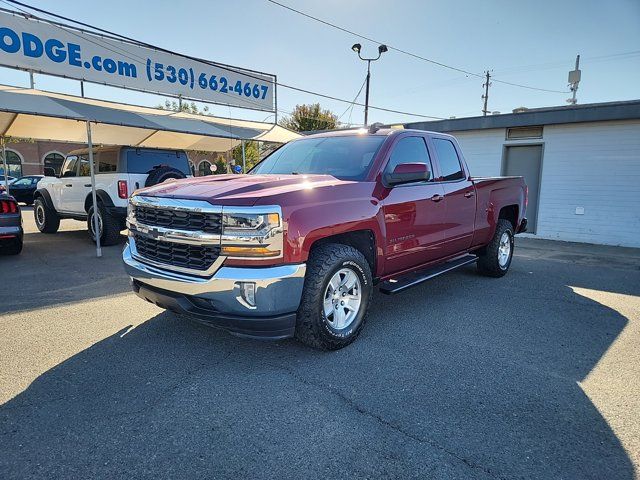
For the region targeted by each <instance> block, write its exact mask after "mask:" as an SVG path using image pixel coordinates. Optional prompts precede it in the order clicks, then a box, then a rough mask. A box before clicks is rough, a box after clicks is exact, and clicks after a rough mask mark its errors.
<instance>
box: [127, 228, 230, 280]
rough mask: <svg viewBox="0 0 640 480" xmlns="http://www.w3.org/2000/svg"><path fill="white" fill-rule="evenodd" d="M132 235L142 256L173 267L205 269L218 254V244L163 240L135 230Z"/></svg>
mask: <svg viewBox="0 0 640 480" xmlns="http://www.w3.org/2000/svg"><path fill="white" fill-rule="evenodd" d="M132 236H133V239H134V241H135V246H136V250H137V252H138V253H139V254H140V255H141V256H142V257H144V258H147V259H149V260H153V261H155V262H159V263H164V264H167V265H172V266H175V267H181V268H189V269H193V270H200V271H205V270H207V269H209V268H210V267H211V266H212V265H213V262H215V261H216V259H217V258H218V257H219V256H220V246H219V245H192V244H187V243H176V242H164V241H162V240H155V239H153V238H151V237H147V236H145V235H142V234H139V233H137V232H136V233H133V234H132Z"/></svg>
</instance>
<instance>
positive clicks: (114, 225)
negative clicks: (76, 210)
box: [87, 202, 122, 247]
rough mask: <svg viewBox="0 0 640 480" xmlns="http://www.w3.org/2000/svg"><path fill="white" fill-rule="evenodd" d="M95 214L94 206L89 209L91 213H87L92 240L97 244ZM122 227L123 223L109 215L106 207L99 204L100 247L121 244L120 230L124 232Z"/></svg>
mask: <svg viewBox="0 0 640 480" xmlns="http://www.w3.org/2000/svg"><path fill="white" fill-rule="evenodd" d="M93 212H94V209H93V205H92V206H91V207H89V212H87V213H88V216H87V229H88V230H89V236H90V237H91V240H93V241H94V242H95V241H96V233H95V230H94V224H93ZM121 227H122V222H121V221H120V220H119V219H118V218H116V217H114V216H113V215H109V213H108V212H107V211H106V210H105V208H104V206H103V205H102V204H101V203H100V202H98V229H99V232H100V245H104V246H105V247H108V246H109V245H117V244H118V243H120V241H121V240H122V235H120V230H122V228H121Z"/></svg>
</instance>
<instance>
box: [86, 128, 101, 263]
mask: <svg viewBox="0 0 640 480" xmlns="http://www.w3.org/2000/svg"><path fill="white" fill-rule="evenodd" d="M87 145H88V146H89V172H90V173H91V202H92V205H93V218H92V219H90V220H91V221H93V232H94V234H95V236H96V256H98V257H102V248H101V247H100V237H101V236H102V230H101V229H100V222H99V221H98V201H97V196H96V172H95V168H94V166H93V142H92V141H91V122H90V121H89V120H87Z"/></svg>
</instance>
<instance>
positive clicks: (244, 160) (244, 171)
mask: <svg viewBox="0 0 640 480" xmlns="http://www.w3.org/2000/svg"><path fill="white" fill-rule="evenodd" d="M242 173H247V158H246V156H245V152H244V140H242Z"/></svg>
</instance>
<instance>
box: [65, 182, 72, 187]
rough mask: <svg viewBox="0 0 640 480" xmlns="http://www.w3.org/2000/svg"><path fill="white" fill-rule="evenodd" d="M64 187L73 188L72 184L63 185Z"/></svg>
mask: <svg viewBox="0 0 640 480" xmlns="http://www.w3.org/2000/svg"><path fill="white" fill-rule="evenodd" d="M64 186H65V187H73V184H72V183H65V184H64Z"/></svg>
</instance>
